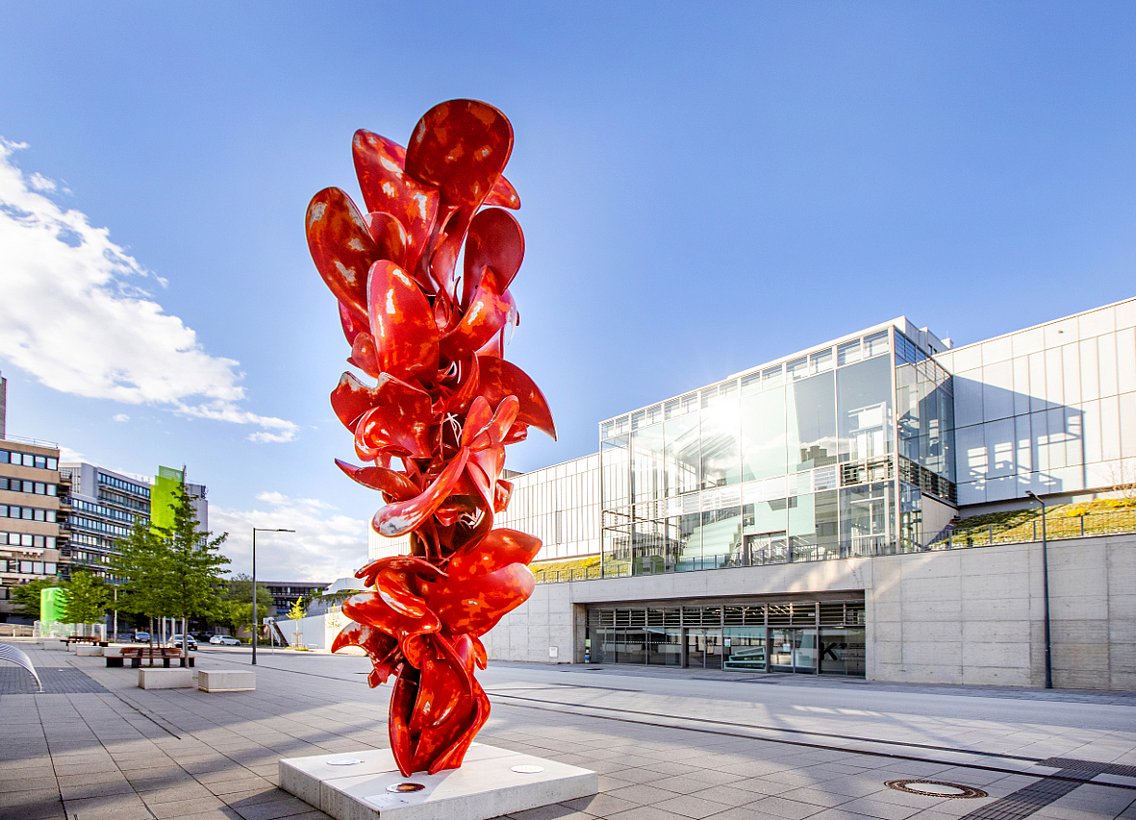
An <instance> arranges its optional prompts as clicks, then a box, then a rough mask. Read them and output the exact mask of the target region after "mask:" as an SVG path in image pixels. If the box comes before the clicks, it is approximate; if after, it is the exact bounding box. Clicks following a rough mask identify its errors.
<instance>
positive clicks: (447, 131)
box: [405, 100, 513, 208]
mask: <svg viewBox="0 0 1136 820" xmlns="http://www.w3.org/2000/svg"><path fill="white" fill-rule="evenodd" d="M512 151H513V126H512V125H510V124H509V120H508V119H507V118H506V117H505V115H504V114H502V113H501V112H500V111H498V110H497V109H496V108H494V107H493V106H491V105H489V104H488V103H484V102H480V101H478V100H450V101H448V102H444V103H439V104H438V105H436V106H434V107H433V108H431V109H430V110H429V111H427V112H426V113H425V114H423V115H422V119H420V120H419V121H418V125H417V126H416V127H415V129H414V133H413V134H412V135H411V137H410V143H409V144H408V145H407V147H406V164H405V168H406V172H407V174H409V175H411V176H413V177H414V178H416V179H418V180H420V181H422V182H424V183H426V184H427V185H434V186H437V188H438V189H439V190H440V191H441V194H442V200H443V202H446V203H450V204H453V205H458V204H465V205H472V206H473V207H475V208H476V207H477V206H479V205H480V204H481V203H482V202H484V201H485V198H486V197H488V196H489V194H490V192H491V191H492V190H493V188H494V186H495V185H496V184H497V180H498V179H499V178H500V177H501V172H502V171H504V170H505V165H506V164H507V163H508V162H509V155H510V154H511V153H512Z"/></svg>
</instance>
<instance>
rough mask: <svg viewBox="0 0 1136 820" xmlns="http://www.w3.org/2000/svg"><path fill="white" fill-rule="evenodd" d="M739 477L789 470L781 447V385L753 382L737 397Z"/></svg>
mask: <svg viewBox="0 0 1136 820" xmlns="http://www.w3.org/2000/svg"><path fill="white" fill-rule="evenodd" d="M741 453H742V465H741V469H742V480H743V481H752V480H753V479H755V478H769V477H770V476H775V475H784V474H785V473H787V472H788V471H789V460H788V454H787V451H786V448H785V388H784V386H783V385H781V384H780V383H778V384H775V385H773V386H771V387H768V388H767V389H764V390H762V389H760V385H759V384H755V385H754V387H753V389H752V390H751V391H750V392H746V391H745V390H744V388H743V393H742V398H741Z"/></svg>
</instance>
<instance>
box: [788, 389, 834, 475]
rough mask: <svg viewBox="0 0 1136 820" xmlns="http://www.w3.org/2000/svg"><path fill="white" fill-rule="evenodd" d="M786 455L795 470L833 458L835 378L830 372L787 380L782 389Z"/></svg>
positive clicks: (826, 462) (818, 464)
mask: <svg viewBox="0 0 1136 820" xmlns="http://www.w3.org/2000/svg"><path fill="white" fill-rule="evenodd" d="M785 410H786V413H787V417H788V418H787V429H786V434H787V437H788V447H789V452H790V455H789V458H790V461H791V462H792V461H793V460H794V459H795V460H796V461H795V464H794V465H793V467H794V469H796V470H811V469H812V468H813V467H819V466H821V465H823V464H833V463H835V461H836V453H837V443H836V381H835V376H834V373H833V372H828V373H822V374H820V375H818V376H812V377H810V378H807V379H800V380H798V381H792V382H789V383H788V384H787V385H786V388H785Z"/></svg>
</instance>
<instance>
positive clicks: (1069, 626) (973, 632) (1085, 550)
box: [485, 535, 1136, 690]
mask: <svg viewBox="0 0 1136 820" xmlns="http://www.w3.org/2000/svg"><path fill="white" fill-rule="evenodd" d="M1049 588H1050V619H1051V632H1052V665H1053V682H1054V685H1055V686H1056V687H1058V688H1084V689H1119V690H1126V689H1128V690H1131V689H1136V536H1132V535H1116V536H1106V537H1097V538H1084V539H1078V540H1068V541H1056V542H1051V543H1050V544H1049ZM856 590H863V591H864V601H865V609H866V613H865V614H866V621H867V628H866V641H867V677H868V678H869V679H873V680H882V681H896V682H909V683H946V684H981V685H1001V686H1042V685H1043V684H1044V680H1045V674H1044V669H1045V652H1044V646H1045V642H1044V639H1043V630H1044V627H1043V624H1044V615H1043V613H1044V607H1043V597H1042V561H1041V544H1040V543H1032V544H1008V545H1001V546H994V547H980V548H973V549H960V550H950V551H942V552H931V553H920V554H912V555H896V556H887V557H880V558H852V559H846V560H842V561H821V562H816V563H808V564H781V565H775V566H767V567H746V568H737V569H729V570H710V571H706V572H690V573H675V574H671V575H656V576H643V577H637V578H620V579H611V580H602V581H578V582H574V583H566V584H542V585H538V586H537V588H536V590H535V592H534V593H533V597H532V599H530V601H529V602H528V603H527V604H525V605H524V606H522V607H521V608H520V609H518V610H516V611H514V612H512V613H510V614H509V615H508V616H506V617H505V618H504V619H503V620H502V621H501V623H500V625H498V627H497V628H496V629H495V630H493V631H492V632H491V633H489V635H487V636H486V638H485V644H486V648H487V650H488V652H489V656H490V658H496V659H501V660H518V661H534V662H548V661H549V647H556V648H557V658H555V659H554V662H566V661H569V660H574V661H576V662H579V661H580V660H581V659H582V656H583V636H584V617H585V612H586V606H587V605H588V604H604V603H631V602H647V601H660V600H665V601H669V602H674V603H677V602H681V601H684V600H691V599H703V600H706V599H722V598H732V597H737V596H746V595H778V594H792V593H803V594H818V593H819V592H822V591H824V592H833V591H856Z"/></svg>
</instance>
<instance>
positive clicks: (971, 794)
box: [884, 780, 990, 800]
mask: <svg viewBox="0 0 1136 820" xmlns="http://www.w3.org/2000/svg"><path fill="white" fill-rule="evenodd" d="M884 785H885V786H887V787H888V788H889V789H894V790H895V791H897V792H906V793H907V794H919V795H922V796H923V797H945V798H952V799H953V798H961V799H964V800H969V799H971V798H975V797H989V796H990V795H988V794H987V793H986V792H984V791H982V789H976V788H974V787H973V786H963V785H962V784H961V783H948V782H946V781H945V780H889V781H887V782H886V783H884Z"/></svg>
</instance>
